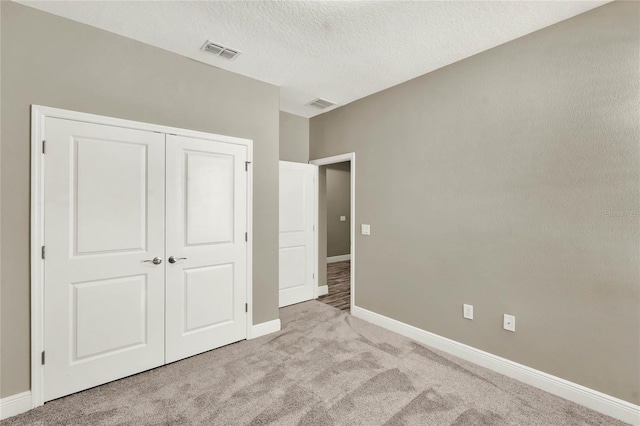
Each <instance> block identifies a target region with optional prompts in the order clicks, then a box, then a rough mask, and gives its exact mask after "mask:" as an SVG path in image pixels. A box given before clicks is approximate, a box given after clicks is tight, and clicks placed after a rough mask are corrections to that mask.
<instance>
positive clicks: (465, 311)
mask: <svg viewBox="0 0 640 426" xmlns="http://www.w3.org/2000/svg"><path fill="white" fill-rule="evenodd" d="M462 316H463V317H465V318H466V319H470V320H472V319H473V305H466V304H463V305H462Z"/></svg>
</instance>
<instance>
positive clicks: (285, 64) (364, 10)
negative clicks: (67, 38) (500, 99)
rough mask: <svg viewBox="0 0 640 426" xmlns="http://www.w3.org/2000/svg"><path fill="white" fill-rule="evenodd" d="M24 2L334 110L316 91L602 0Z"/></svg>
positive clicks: (392, 74)
mask: <svg viewBox="0 0 640 426" xmlns="http://www.w3.org/2000/svg"><path fill="white" fill-rule="evenodd" d="M20 3H24V4H27V5H29V6H32V7H35V8H38V9H41V10H44V11H47V12H50V13H53V14H56V15H60V16H64V17H67V18H70V19H73V20H75V21H80V22H83V23H86V24H89V25H92V26H95V27H98V28H102V29H105V30H107V31H111V32H114V33H117V34H120V35H123V36H126V37H129V38H132V39H134V40H139V41H141V42H144V43H147V44H151V45H154V46H157V47H160V48H163V49H166V50H169V51H171V52H175V53H179V54H181V55H184V56H187V57H190V58H193V59H195V60H198V61H201V62H204V63H207V64H211V65H214V66H216V67H219V68H223V69H226V70H229V71H232V72H235V73H239V74H242V75H246V76H249V77H253V78H255V79H258V80H262V81H266V82H268V83H272V84H275V85H277V86H280V88H281V101H280V107H281V109H282V110H283V111H286V112H290V113H293V114H297V115H301V116H304V117H312V116H314V115H317V114H320V113H322V112H326V111H329V110H330V109H331V108H328V109H326V110H322V111H320V110H317V109H314V108H312V107H309V106H306V105H305V104H306V103H307V102H309V101H311V100H313V99H315V98H317V97H322V98H325V99H328V100H330V101H333V102H336V103H337V104H338V105H337V106H340V105H344V104H347V103H349V102H352V101H354V100H356V99H359V98H362V97H364V96H367V95H370V94H372V93H375V92H378V91H380V90H383V89H386V88H388V87H391V86H394V85H396V84H399V83H401V82H403V81H407V80H409V79H411V78H414V77H417V76H419V75H422V74H425V73H427V72H430V71H433V70H435V69H438V68H441V67H443V66H445V65H448V64H451V63H453V62H456V61H459V60H461V59H463V58H466V57H469V56H471V55H474V54H476V53H479V52H482V51H483V50H487V49H490V48H492V47H495V46H497V45H499V44H502V43H505V42H507V41H510V40H513V39H515V38H518V37H521V36H523V35H525V34H528V33H531V32H533V31H536V30H538V29H540V28H543V27H546V26H549V25H552V24H554V23H556V22H559V21H562V20H564V19H567V18H570V17H572V16H575V15H578V14H580V13H583V12H586V11H587V10H590V9H593V8H594V7H597V6H600V5H602V4H604V3H607V1H540V2H538V1H467V2H464V1H422V2H420V1H418V2H408V1H375V2H374V1H349V2H340V1H331V2H307V1H288V2H281V1H278V2H275V1H270V2H258V1H250V2H244V1H209V2H205V1H200V2H191V1H169V2H166V1H144V2H142V1H91V2H67V1H44V2H32V1H20ZM207 39H210V40H212V41H215V42H218V43H221V44H223V45H227V46H229V47H231V48H235V49H238V50H240V51H241V52H242V54H241V55H240V56H238V57H237V58H236V59H235V60H234V61H232V62H231V61H227V60H224V59H222V58H219V57H216V56H212V55H211V54H209V53H205V52H202V51H201V50H200V48H201V47H202V45H203V44H204V42H205V41H206V40H207ZM333 108H335V107H333Z"/></svg>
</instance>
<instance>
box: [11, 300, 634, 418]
mask: <svg viewBox="0 0 640 426" xmlns="http://www.w3.org/2000/svg"><path fill="white" fill-rule="evenodd" d="M280 316H281V320H282V324H283V329H282V331H280V332H278V333H275V334H271V335H267V336H263V337H261V338H259V339H254V340H249V341H242V342H239V343H236V344H233V345H229V346H225V347H223V348H220V349H217V350H214V351H210V352H206V353H204V354H201V355H197V356H194V357H191V358H188V359H185V360H182V361H179V362H175V363H173V364H170V365H167V366H164V367H160V368H157V369H155V370H151V371H148V372H145V373H141V374H138V375H135V376H132V377H129V378H126V379H122V380H118V381H116V382H112V383H109V384H106V385H104V386H99V387H96V388H93V389H89V390H87V391H84V392H80V393H77V394H74V395H70V396H68V397H65V398H61V399H58V400H55V401H51V402H49V403H47V404H46V405H44V406H43V407H39V408H37V409H35V410H32V411H30V412H28V413H25V414H22V415H20V416H16V417H13V418H10V419H8V420H5V421H3V422H2V424H3V425H6V426H16V425H169V424H171V425H268V424H272V425H367V426H372V425H544V426H550V425H621V424H622V423H621V422H618V421H616V420H614V419H611V418H609V417H606V416H604V415H601V414H598V413H596V412H594V411H591V410H589V409H587V408H585V407H582V406H579V405H577V404H574V403H571V402H569V401H566V400H564V399H561V398H558V397H555V396H553V395H551V394H548V393H546V392H543V391H541V390H539V389H536V388H533V387H531V386H528V385H525V384H523V383H520V382H517V381H515V380H512V379H509V378H507V377H505V376H502V375H500V374H497V373H494V372H492V371H489V370H487V369H484V368H482V367H479V366H477V365H475V364H472V363H469V362H466V361H463V360H461V359H458V358H455V357H453V356H450V355H447V354H445V353H443V352H440V351H437V350H434V349H430V348H428V347H425V346H423V345H421V344H418V343H416V342H414V341H412V340H409V339H407V338H405V337H402V336H400V335H398V334H395V333H392V332H390V331H387V330H384V329H382V328H380V327H377V326H375V325H372V324H369V323H367V322H365V321H362V320H359V319H357V318H355V317H353V316H351V315H349V314H347V313H345V312H343V311H340V310H338V309H335V308H332V307H330V306H328V305H325V304H323V303H320V302H317V301H310V302H305V303H300V304H297V305H292V306H289V307H286V308H283V309H281V310H280Z"/></svg>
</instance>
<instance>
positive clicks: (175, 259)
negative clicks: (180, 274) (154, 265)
mask: <svg viewBox="0 0 640 426" xmlns="http://www.w3.org/2000/svg"><path fill="white" fill-rule="evenodd" d="M178 260H187V258H186V257H175V256H171V257H170V258H169V263H176V262H177V261H178Z"/></svg>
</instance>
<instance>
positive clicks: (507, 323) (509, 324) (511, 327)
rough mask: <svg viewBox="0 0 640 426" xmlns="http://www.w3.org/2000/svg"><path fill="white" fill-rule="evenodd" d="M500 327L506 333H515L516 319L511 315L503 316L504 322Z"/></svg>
mask: <svg viewBox="0 0 640 426" xmlns="http://www.w3.org/2000/svg"><path fill="white" fill-rule="evenodd" d="M502 327H503V328H504V329H505V330H507V331H513V332H514V333H515V331H516V317H514V316H513V315H507V314H504V322H503V324H502Z"/></svg>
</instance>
